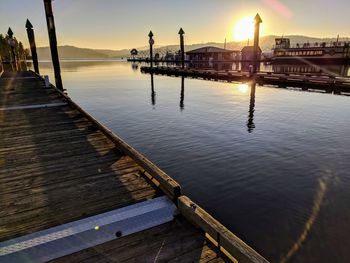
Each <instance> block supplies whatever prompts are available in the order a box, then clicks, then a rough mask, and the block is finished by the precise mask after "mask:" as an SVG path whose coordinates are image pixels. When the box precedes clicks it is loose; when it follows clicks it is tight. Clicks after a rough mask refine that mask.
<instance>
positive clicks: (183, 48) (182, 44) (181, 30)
mask: <svg viewBox="0 0 350 263" xmlns="http://www.w3.org/2000/svg"><path fill="white" fill-rule="evenodd" d="M184 34H185V31H183V29H182V27H181V28H180V31H179V35H180V52H181V68H184V67H185V44H184Z"/></svg>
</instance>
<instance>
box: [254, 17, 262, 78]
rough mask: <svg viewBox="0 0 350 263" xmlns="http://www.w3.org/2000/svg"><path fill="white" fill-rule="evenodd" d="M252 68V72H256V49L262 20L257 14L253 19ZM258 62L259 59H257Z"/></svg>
mask: <svg viewBox="0 0 350 263" xmlns="http://www.w3.org/2000/svg"><path fill="white" fill-rule="evenodd" d="M254 23H255V25H254V55H253V56H254V64H253V66H254V68H253V71H254V73H256V72H257V68H258V49H259V29H260V23H262V20H261V18H260V16H259V14H256V16H255V18H254ZM259 60H260V59H259Z"/></svg>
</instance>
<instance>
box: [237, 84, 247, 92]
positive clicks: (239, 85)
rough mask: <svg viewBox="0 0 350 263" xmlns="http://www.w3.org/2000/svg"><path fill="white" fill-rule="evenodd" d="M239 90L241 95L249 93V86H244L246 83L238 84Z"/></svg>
mask: <svg viewBox="0 0 350 263" xmlns="http://www.w3.org/2000/svg"><path fill="white" fill-rule="evenodd" d="M238 90H239V92H241V93H247V91H248V85H247V84H244V83H241V84H238Z"/></svg>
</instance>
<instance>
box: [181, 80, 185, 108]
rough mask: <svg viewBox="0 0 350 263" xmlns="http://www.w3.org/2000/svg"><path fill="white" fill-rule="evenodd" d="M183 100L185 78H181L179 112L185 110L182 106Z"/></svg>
mask: <svg viewBox="0 0 350 263" xmlns="http://www.w3.org/2000/svg"><path fill="white" fill-rule="evenodd" d="M184 99H185V77H184V76H182V77H181V95H180V110H181V111H183V109H184V108H185V105H184Z"/></svg>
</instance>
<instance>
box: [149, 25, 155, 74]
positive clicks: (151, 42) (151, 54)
mask: <svg viewBox="0 0 350 263" xmlns="http://www.w3.org/2000/svg"><path fill="white" fill-rule="evenodd" d="M148 37H149V41H148V42H149V62H150V66H151V68H152V67H153V44H154V39H153V33H152V31H149V34H148Z"/></svg>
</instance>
